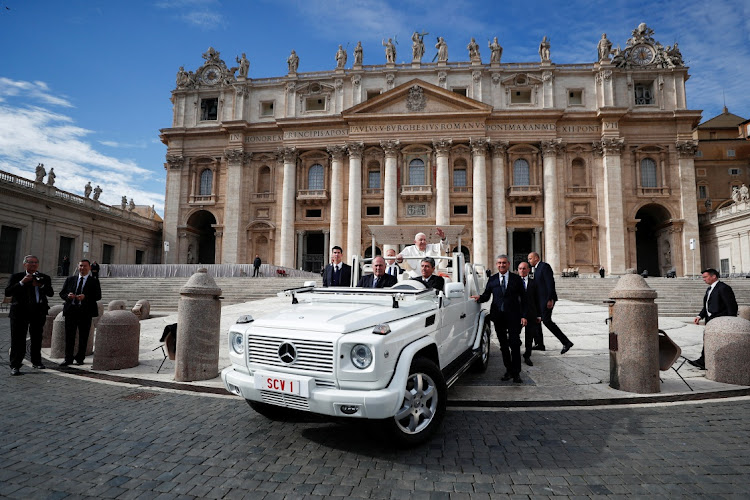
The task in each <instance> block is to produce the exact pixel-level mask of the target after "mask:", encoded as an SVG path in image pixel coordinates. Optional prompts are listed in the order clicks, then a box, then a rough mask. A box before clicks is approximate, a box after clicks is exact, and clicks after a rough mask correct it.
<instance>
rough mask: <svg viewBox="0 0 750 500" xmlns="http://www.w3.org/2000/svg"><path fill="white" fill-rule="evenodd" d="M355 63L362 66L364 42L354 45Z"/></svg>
mask: <svg viewBox="0 0 750 500" xmlns="http://www.w3.org/2000/svg"><path fill="white" fill-rule="evenodd" d="M354 65H355V66H362V42H357V46H356V47H354Z"/></svg>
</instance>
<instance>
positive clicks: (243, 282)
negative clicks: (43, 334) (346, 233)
mask: <svg viewBox="0 0 750 500" xmlns="http://www.w3.org/2000/svg"><path fill="white" fill-rule="evenodd" d="M188 279H189V278H101V285H102V301H103V302H104V304H105V306H106V304H108V303H109V302H110V301H112V300H124V301H125V302H126V303H127V305H128V307H133V305H135V303H136V302H137V301H138V300H140V299H147V300H148V301H149V302H150V303H151V310H152V311H177V303H178V302H179V300H180V288H182V287H183V286H184V285H185V283H187V281H188ZM214 280H215V281H216V284H217V286H218V287H219V288H221V296H222V297H224V299H223V300H222V303H223V304H238V303H241V302H247V301H250V300H257V299H264V298H267V297H273V296H275V295H276V293H277V292H280V291H282V290H286V289H288V288H295V287H300V286H302V285H303V284H304V283H305V281H309V280H310V278H276V277H273V278H270V277H269V278H266V277H263V278H245V277H243V278H214ZM316 281H317V283H318V286H322V278H317V280H316ZM64 282H65V278H58V277H53V278H52V288H53V290H54V291H55V296H54V297H53V298H52V300H50V304H51V305H55V304H61V303H62V300H60V297H59V295H58V294H59V292H60V290H61V289H62V286H63V283H64Z"/></svg>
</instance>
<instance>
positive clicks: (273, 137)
mask: <svg viewBox="0 0 750 500" xmlns="http://www.w3.org/2000/svg"><path fill="white" fill-rule="evenodd" d="M281 140H282V138H281V135H280V134H270V135H248V136H247V137H245V142H246V143H248V144H249V143H253V142H279V141H281Z"/></svg>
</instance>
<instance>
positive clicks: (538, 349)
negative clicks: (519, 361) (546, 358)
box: [531, 345, 547, 351]
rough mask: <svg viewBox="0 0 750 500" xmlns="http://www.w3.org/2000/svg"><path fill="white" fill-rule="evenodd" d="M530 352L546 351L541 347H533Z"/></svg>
mask: <svg viewBox="0 0 750 500" xmlns="http://www.w3.org/2000/svg"><path fill="white" fill-rule="evenodd" d="M531 350H532V351H546V350H547V349H546V348H545V347H544V346H543V345H535V346H532V347H531Z"/></svg>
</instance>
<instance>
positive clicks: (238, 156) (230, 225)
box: [216, 148, 251, 264]
mask: <svg viewBox="0 0 750 500" xmlns="http://www.w3.org/2000/svg"><path fill="white" fill-rule="evenodd" d="M250 156H251V153H245V152H244V151H242V148H236V149H225V150H224V158H226V160H227V184H226V186H227V188H226V202H225V203H224V245H223V247H222V248H223V249H222V260H221V262H219V261H218V260H217V262H216V263H217V264H219V263H222V264H238V263H241V262H242V253H241V248H240V247H241V246H242V244H241V241H240V234H241V230H240V226H241V224H242V211H243V207H245V205H246V203H245V200H244V199H243V196H242V194H243V192H244V191H245V190H244V189H243V177H244V176H243V170H244V165H245V161H247V160H248V159H249V158H250Z"/></svg>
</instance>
